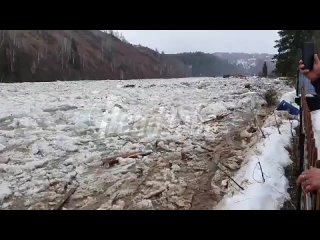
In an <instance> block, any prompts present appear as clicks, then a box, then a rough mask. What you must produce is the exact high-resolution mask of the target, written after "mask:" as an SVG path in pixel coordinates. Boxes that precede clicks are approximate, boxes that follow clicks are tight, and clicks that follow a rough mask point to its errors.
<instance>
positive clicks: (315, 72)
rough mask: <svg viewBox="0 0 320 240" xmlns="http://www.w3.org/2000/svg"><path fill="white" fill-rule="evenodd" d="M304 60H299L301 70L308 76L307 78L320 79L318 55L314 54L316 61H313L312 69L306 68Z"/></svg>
mask: <svg viewBox="0 0 320 240" xmlns="http://www.w3.org/2000/svg"><path fill="white" fill-rule="evenodd" d="M304 67H305V66H304V64H303V61H302V60H300V61H299V70H300V72H301V73H302V74H303V75H305V76H306V78H308V79H310V80H311V82H314V81H316V80H318V79H320V60H319V58H318V55H317V54H315V55H314V63H313V69H312V71H310V70H309V69H304Z"/></svg>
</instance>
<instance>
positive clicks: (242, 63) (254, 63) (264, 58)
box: [214, 52, 275, 75]
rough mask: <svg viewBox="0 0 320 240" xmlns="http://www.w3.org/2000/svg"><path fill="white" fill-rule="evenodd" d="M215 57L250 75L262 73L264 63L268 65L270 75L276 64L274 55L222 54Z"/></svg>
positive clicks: (219, 53) (218, 53)
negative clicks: (273, 59)
mask: <svg viewBox="0 0 320 240" xmlns="http://www.w3.org/2000/svg"><path fill="white" fill-rule="evenodd" d="M214 55H216V56H218V57H220V58H222V59H225V60H227V61H228V62H229V63H230V64H232V65H235V66H237V67H238V68H240V69H242V70H243V71H244V72H245V73H246V74H248V75H254V74H259V73H260V72H261V71H262V67H263V64H264V62H266V63H267V67H268V73H271V72H272V71H273V70H274V68H275V64H274V63H273V62H271V61H272V57H273V55H272V54H267V53H221V52H217V53H214Z"/></svg>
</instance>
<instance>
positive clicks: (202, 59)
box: [171, 52, 244, 77]
mask: <svg viewBox="0 0 320 240" xmlns="http://www.w3.org/2000/svg"><path fill="white" fill-rule="evenodd" d="M171 56H175V57H176V58H178V59H180V60H181V61H182V62H183V63H184V64H186V65H187V66H189V69H190V73H191V75H192V76H193V77H199V76H206V77H212V76H222V75H224V74H243V73H244V71H243V70H242V69H240V68H238V67H237V66H235V65H232V64H230V63H228V61H227V60H224V59H221V58H219V57H217V56H215V55H213V54H208V53H202V52H196V53H181V54H172V55H171Z"/></svg>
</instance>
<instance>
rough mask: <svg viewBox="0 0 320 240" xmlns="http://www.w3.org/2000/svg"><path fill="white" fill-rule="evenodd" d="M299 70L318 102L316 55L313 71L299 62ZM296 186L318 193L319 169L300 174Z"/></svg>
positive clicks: (319, 62)
mask: <svg viewBox="0 0 320 240" xmlns="http://www.w3.org/2000/svg"><path fill="white" fill-rule="evenodd" d="M299 70H300V73H302V74H303V75H304V76H305V77H306V78H307V79H309V80H310V81H311V84H312V85H313V86H314V89H315V92H316V95H315V96H314V97H315V98H318V99H317V100H319V101H320V60H319V58H318V55H317V54H315V55H314V64H313V69H312V70H309V69H305V66H304V64H303V62H302V60H300V62H299ZM297 184H298V185H301V187H302V189H303V191H304V192H305V193H309V192H313V191H318V190H320V169H319V168H310V169H307V170H305V171H304V172H302V173H301V174H300V176H299V177H298V179H297Z"/></svg>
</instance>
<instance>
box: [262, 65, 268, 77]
mask: <svg viewBox="0 0 320 240" xmlns="http://www.w3.org/2000/svg"><path fill="white" fill-rule="evenodd" d="M262 76H263V77H267V76H268V67H267V63H266V62H264V64H263V67H262Z"/></svg>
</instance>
